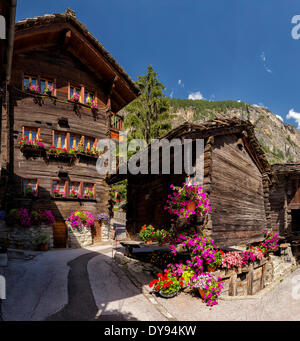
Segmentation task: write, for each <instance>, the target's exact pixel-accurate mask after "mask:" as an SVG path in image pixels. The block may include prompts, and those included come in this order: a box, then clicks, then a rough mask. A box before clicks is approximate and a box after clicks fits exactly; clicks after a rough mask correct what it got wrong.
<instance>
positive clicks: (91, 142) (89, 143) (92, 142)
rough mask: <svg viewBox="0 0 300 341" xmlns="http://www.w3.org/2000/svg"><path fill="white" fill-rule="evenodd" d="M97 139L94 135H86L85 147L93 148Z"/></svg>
mask: <svg viewBox="0 0 300 341" xmlns="http://www.w3.org/2000/svg"><path fill="white" fill-rule="evenodd" d="M95 142H96V140H95V139H94V138H93V137H86V136H84V141H83V144H84V148H85V149H92V148H93V147H94V145H95Z"/></svg>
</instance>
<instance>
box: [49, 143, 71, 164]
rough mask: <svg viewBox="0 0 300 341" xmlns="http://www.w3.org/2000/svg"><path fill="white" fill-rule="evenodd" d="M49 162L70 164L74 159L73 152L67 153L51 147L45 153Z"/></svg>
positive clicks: (64, 150)
mask: <svg viewBox="0 0 300 341" xmlns="http://www.w3.org/2000/svg"><path fill="white" fill-rule="evenodd" d="M47 156H48V159H49V160H55V161H62V162H72V161H74V159H75V158H76V154H75V151H73V150H71V151H68V150H66V149H62V148H56V147H55V146H51V147H50V149H49V151H48V153H47Z"/></svg>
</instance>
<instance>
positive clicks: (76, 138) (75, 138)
mask: <svg viewBox="0 0 300 341" xmlns="http://www.w3.org/2000/svg"><path fill="white" fill-rule="evenodd" d="M81 138H82V137H81V135H78V134H72V133H71V134H70V148H73V149H75V150H76V149H77V147H78V146H79V143H80V141H81Z"/></svg>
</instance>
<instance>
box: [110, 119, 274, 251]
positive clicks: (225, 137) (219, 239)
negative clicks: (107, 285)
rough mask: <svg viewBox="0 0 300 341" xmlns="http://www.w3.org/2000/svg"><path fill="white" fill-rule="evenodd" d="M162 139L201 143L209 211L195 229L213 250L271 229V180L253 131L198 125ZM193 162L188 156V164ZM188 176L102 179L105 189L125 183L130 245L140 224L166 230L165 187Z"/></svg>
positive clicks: (224, 124) (233, 123) (220, 123)
mask: <svg viewBox="0 0 300 341" xmlns="http://www.w3.org/2000/svg"><path fill="white" fill-rule="evenodd" d="M164 138H166V139H168V140H172V139H175V138H176V139H181V141H183V140H184V139H192V140H193V141H195V140H196V139H204V142H205V151H204V180H203V184H202V185H203V187H204V190H205V192H206V193H208V194H209V198H210V201H211V207H212V211H211V213H210V214H209V216H208V217H207V218H206V219H205V220H204V221H201V219H200V221H195V222H194V223H195V224H196V225H198V227H199V228H201V229H203V228H204V229H205V230H206V232H207V233H209V234H210V236H211V237H212V238H213V239H214V241H215V242H216V244H217V245H218V246H223V247H224V246H234V245H243V244H248V243H252V242H257V241H260V240H262V239H263V234H264V231H265V230H266V229H268V228H269V227H270V222H269V218H270V216H269V215H270V207H269V206H270V205H269V198H268V196H269V189H270V186H271V184H272V174H271V169H270V166H269V163H268V161H267V159H266V158H265V155H264V153H263V151H262V149H261V147H260V145H259V142H258V140H257V139H256V137H255V133H254V128H253V125H252V124H251V123H250V122H249V121H247V122H246V121H241V120H240V119H237V118H234V119H227V120H213V121H208V122H205V123H203V124H199V125H196V124H191V123H185V124H183V125H181V126H180V127H178V128H176V129H174V130H173V131H171V132H170V133H168V134H167V135H166V136H165V137H164ZM195 161H196V160H195V155H193V164H195ZM173 162H174V158H173V154H172V153H171V163H173ZM171 169H172V167H171ZM171 173H172V172H171ZM187 175H188V174H185V173H183V174H180V175H178V174H170V175H166V174H162V173H161V172H160V174H158V175H151V174H137V175H132V174H127V175H122V174H114V175H109V176H108V177H107V182H108V183H109V184H112V183H116V182H118V181H120V180H123V179H124V178H127V181H128V188H127V201H128V204H127V231H128V234H129V236H130V237H131V238H132V239H135V238H136V236H137V233H138V232H139V230H140V228H141V226H142V225H144V224H152V225H153V226H155V227H157V228H165V229H170V228H171V219H172V218H174V216H171V215H169V213H167V212H166V211H165V210H164V205H165V202H166V200H167V196H168V194H170V185H171V184H174V185H175V186H178V185H181V184H182V183H183V182H185V180H186V176H187ZM174 219H175V218H174Z"/></svg>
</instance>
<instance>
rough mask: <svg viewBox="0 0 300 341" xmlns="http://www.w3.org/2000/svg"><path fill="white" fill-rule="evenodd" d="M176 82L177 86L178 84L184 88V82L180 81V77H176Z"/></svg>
mask: <svg viewBox="0 0 300 341" xmlns="http://www.w3.org/2000/svg"><path fill="white" fill-rule="evenodd" d="M177 84H178V86H180V87H181V88H184V84H183V83H182V80H181V79H178V82H177Z"/></svg>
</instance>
